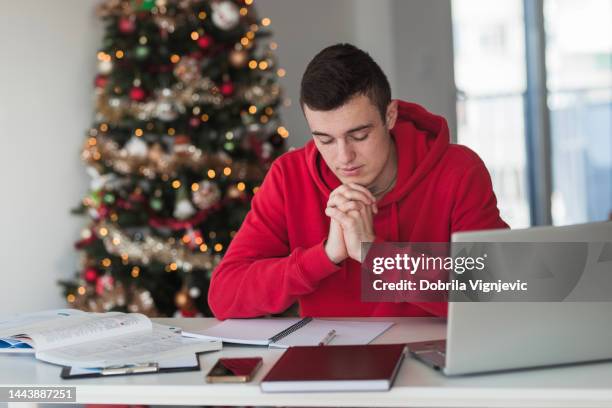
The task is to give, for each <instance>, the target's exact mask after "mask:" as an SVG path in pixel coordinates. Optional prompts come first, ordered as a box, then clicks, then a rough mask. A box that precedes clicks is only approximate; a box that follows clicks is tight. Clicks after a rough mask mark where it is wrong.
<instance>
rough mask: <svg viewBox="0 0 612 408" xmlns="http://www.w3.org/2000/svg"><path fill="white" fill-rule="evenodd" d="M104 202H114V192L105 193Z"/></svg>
mask: <svg viewBox="0 0 612 408" xmlns="http://www.w3.org/2000/svg"><path fill="white" fill-rule="evenodd" d="M104 202H105V203H106V204H113V203H114V202H115V195H114V194H113V193H106V194H104Z"/></svg>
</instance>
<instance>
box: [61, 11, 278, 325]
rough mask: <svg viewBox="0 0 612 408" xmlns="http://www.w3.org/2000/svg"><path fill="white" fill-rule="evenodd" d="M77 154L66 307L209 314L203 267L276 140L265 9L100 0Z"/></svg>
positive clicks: (219, 249) (240, 215)
mask: <svg viewBox="0 0 612 408" xmlns="http://www.w3.org/2000/svg"><path fill="white" fill-rule="evenodd" d="M97 13H98V16H99V17H100V18H101V19H102V21H103V23H104V26H105V35H104V39H103V45H102V47H101V49H100V50H99V51H98V52H97V59H98V74H97V76H96V77H95V81H94V83H95V84H94V85H95V87H94V88H95V99H96V108H95V109H96V111H95V116H94V120H93V125H92V126H91V128H90V129H89V130H88V131H87V136H86V140H85V143H84V146H83V149H82V159H83V161H84V162H85V163H86V169H87V172H88V173H89V175H90V176H91V177H92V181H91V187H90V191H89V192H88V194H87V196H86V197H85V198H84V199H83V200H82V203H81V205H80V206H79V208H78V209H77V210H76V212H80V213H83V214H86V215H87V216H88V217H89V221H88V226H87V227H86V228H85V229H83V231H82V233H81V235H82V236H81V239H80V240H79V241H78V242H77V243H76V247H77V248H78V249H79V250H80V254H81V260H80V262H79V270H78V272H77V276H76V278H75V279H73V280H71V281H62V282H60V284H61V285H62V286H63V289H64V295H65V296H66V299H67V301H68V302H69V303H70V304H71V306H73V307H76V308H79V309H83V310H88V311H109V310H120V311H128V312H140V313H145V314H147V315H150V316H172V315H180V316H197V315H210V310H209V308H208V305H207V302H206V298H207V289H208V283H209V280H210V275H211V273H212V270H213V269H214V268H215V266H216V265H217V264H218V263H219V261H220V259H221V257H222V256H223V254H224V252H225V250H226V249H227V247H228V245H229V243H230V241H231V239H232V237H233V236H234V234H235V233H236V231H237V230H238V228H239V227H240V224H241V222H242V220H243V219H244V217H245V215H246V213H247V211H248V210H249V206H250V201H251V199H252V197H253V195H254V194H256V192H257V189H258V186H259V185H260V183H261V182H262V180H263V177H264V175H265V173H266V171H267V169H268V168H269V166H270V163H271V162H272V161H273V160H274V159H275V158H276V157H277V156H278V155H279V154H281V153H282V152H283V151H284V140H285V138H286V137H287V136H288V132H287V130H286V129H285V128H284V127H283V126H281V123H280V120H279V117H278V107H279V105H280V103H281V102H282V97H281V90H280V88H279V85H278V83H277V80H278V77H282V76H284V74H285V73H284V70H283V69H282V68H277V67H276V63H275V58H274V54H273V52H274V50H275V49H276V44H275V43H274V42H272V41H270V32H269V31H268V26H269V25H270V19H268V18H263V19H261V20H259V19H258V18H257V16H256V13H255V10H254V6H253V0H176V1H172V0H108V1H105V2H103V3H102V4H100V5H99V7H98V9H97Z"/></svg>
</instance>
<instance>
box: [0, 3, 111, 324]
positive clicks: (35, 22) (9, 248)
mask: <svg viewBox="0 0 612 408" xmlns="http://www.w3.org/2000/svg"><path fill="white" fill-rule="evenodd" d="M94 4H95V1H93V0H62V1H53V2H51V1H38V0H22V1H19V2H13V1H6V0H5V1H2V4H1V7H2V10H1V12H0V54H1V55H2V57H1V60H0V61H1V63H0V143H1V144H0V177H1V180H2V182H1V184H0V185H1V188H2V198H1V199H0V262H1V263H0V310H1V312H0V313H8V312H17V311H31V310H37V309H43V308H50V307H59V306H63V305H65V302H64V300H63V299H62V297H61V296H60V295H61V290H60V288H59V286H58V285H57V284H56V281H57V280H58V279H60V278H65V277H69V276H72V274H73V272H74V271H75V266H76V259H77V257H76V253H75V251H74V249H73V243H74V241H75V239H76V238H77V237H78V234H79V231H80V227H81V226H82V225H83V219H81V218H80V217H75V216H71V215H70V209H71V208H74V207H75V206H76V205H77V204H78V202H79V200H80V199H81V197H82V194H83V193H84V192H85V191H86V187H87V179H86V176H85V172H84V168H83V166H82V165H81V163H80V160H79V150H80V146H81V144H82V142H83V140H84V134H85V130H86V129H87V128H88V126H89V125H90V119H91V117H92V114H91V113H92V109H93V94H92V89H93V88H92V83H93V82H92V81H93V77H94V72H95V65H94V64H95V52H96V49H97V46H98V45H99V43H100V39H101V32H102V31H101V27H100V25H99V24H98V23H97V20H96V19H95V17H94V12H93V5H94Z"/></svg>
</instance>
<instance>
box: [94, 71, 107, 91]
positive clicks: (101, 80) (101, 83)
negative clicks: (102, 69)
mask: <svg viewBox="0 0 612 408" xmlns="http://www.w3.org/2000/svg"><path fill="white" fill-rule="evenodd" d="M107 83H108V77H107V76H106V75H101V74H98V75H96V79H95V81H94V84H95V85H96V88H104V87H105V86H106V84H107Z"/></svg>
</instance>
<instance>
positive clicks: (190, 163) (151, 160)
mask: <svg viewBox="0 0 612 408" xmlns="http://www.w3.org/2000/svg"><path fill="white" fill-rule="evenodd" d="M81 157H82V159H83V160H84V161H85V162H86V163H88V164H90V165H94V166H96V165H99V164H100V163H105V164H106V165H107V166H109V167H111V168H112V169H113V170H114V171H116V172H117V173H120V174H139V175H142V176H145V177H147V178H149V179H154V178H155V177H156V176H158V175H167V176H172V175H174V174H176V173H177V172H178V170H179V169H180V168H190V169H192V170H194V171H205V170H208V169H212V170H215V172H216V173H217V174H222V173H223V169H224V168H226V167H231V169H232V172H231V173H230V174H229V175H228V178H230V179H232V180H234V179H235V180H261V179H262V178H263V176H264V171H265V169H262V166H261V164H258V163H249V162H247V161H234V160H233V159H232V158H231V157H230V156H229V155H228V154H226V153H224V152H217V153H207V152H204V151H202V149H200V148H198V147H195V146H194V145H191V144H190V145H186V146H181V147H180V149H174V150H173V151H172V152H169V153H166V152H165V151H164V150H163V148H162V147H161V145H159V144H154V145H153V146H152V147H151V148H150V149H149V150H148V152H147V154H146V155H145V156H142V155H132V154H130V153H129V151H128V150H127V149H125V148H120V147H119V144H118V143H117V142H115V141H114V140H112V139H111V138H109V137H106V136H103V135H98V136H96V137H95V138H90V139H88V140H87V141H86V142H85V145H84V147H83V150H82V153H81Z"/></svg>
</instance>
